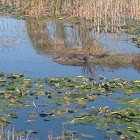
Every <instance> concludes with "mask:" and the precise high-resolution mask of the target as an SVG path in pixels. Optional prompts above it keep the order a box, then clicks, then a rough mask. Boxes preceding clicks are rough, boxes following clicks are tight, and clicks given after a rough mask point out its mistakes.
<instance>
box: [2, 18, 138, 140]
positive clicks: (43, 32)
mask: <svg viewBox="0 0 140 140" xmlns="http://www.w3.org/2000/svg"><path fill="white" fill-rule="evenodd" d="M111 36H112V38H113V39H112V38H111ZM114 38H116V36H115V35H110V34H107V35H105V34H101V35H98V34H96V33H93V32H92V31H89V30H85V29H84V28H81V25H76V26H72V24H71V23H59V22H55V21H52V22H50V21H35V20H27V21H26V22H25V21H23V20H16V19H13V18H8V17H0V59H1V60H0V71H4V72H6V73H11V72H23V73H24V74H25V77H37V78H38V77H60V76H74V77H75V76H79V75H83V76H86V77H94V78H97V77H98V75H100V74H101V75H103V76H105V77H106V78H109V79H112V78H115V77H121V78H123V79H128V80H132V79H138V78H140V75H139V73H138V72H137V71H136V70H135V69H134V68H132V67H129V68H120V69H116V70H114V69H111V68H109V67H105V66H104V67H103V66H98V65H96V66H94V65H93V66H89V65H84V66H83V67H81V66H78V67H74V66H63V65H60V64H58V63H55V62H53V61H51V60H50V58H49V57H47V56H48V55H49V54H51V53H53V52H54V51H55V50H56V49H63V47H75V46H79V47H82V46H84V47H85V46H86V44H88V43H90V42H91V41H92V40H94V41H96V42H99V43H100V44H102V45H103V47H104V46H106V47H107V48H110V49H112V51H113V50H114V49H116V50H117V51H120V50H119V49H120V48H121V49H125V50H126V52H127V51H128V52H129V50H128V48H130V49H132V50H133V51H134V52H135V51H139V50H138V49H137V48H136V47H135V46H134V44H133V43H131V42H130V41H125V40H126V39H127V37H126V38H125V36H124V35H122V36H120V37H118V42H119V43H118V44H120V48H117V47H116V48H115V46H114V47H112V48H111V46H112V45H111V44H110V41H112V43H113V40H114V41H115V39H114ZM123 40H124V41H123ZM116 43H117V41H115V44H114V45H116ZM125 43H126V46H125ZM123 45H124V46H123ZM126 47H127V48H126ZM116 50H114V51H115V52H116ZM125 50H123V51H125ZM115 96H117V97H119V96H120V94H115ZM113 97H114V96H113ZM113 97H110V98H108V100H107V99H106V100H104V99H102V100H98V99H97V100H96V101H95V102H94V103H89V105H88V108H89V107H91V106H111V107H115V106H116V102H115V101H113V100H112V98H113ZM43 98H44V97H43ZM32 102H33V101H32V100H31V104H32ZM43 102H44V100H43V99H38V100H37V99H35V103H36V104H41V103H43ZM31 106H32V105H31ZM36 109H37V110H39V108H38V107H37V108H36ZM47 109H48V110H49V107H48V108H47ZM47 109H46V110H47ZM42 110H43V109H42ZM31 111H32V108H31V107H30V108H27V109H19V110H18V113H19V114H22V115H19V117H18V118H17V119H13V120H12V121H13V124H12V127H13V126H14V125H15V127H16V128H15V129H20V130H31V129H34V130H37V131H38V132H39V133H38V134H37V135H31V137H38V138H39V139H42V138H44V139H45V138H46V136H47V133H48V131H49V130H50V129H53V131H54V133H56V135H57V136H58V135H61V134H62V124H61V122H63V121H66V120H63V119H60V120H55V121H50V122H44V118H39V117H37V118H36V121H37V122H39V123H32V124H30V125H29V123H27V120H29V119H31V118H30V117H29V116H28V112H31ZM39 111H40V110H39ZM19 122H20V123H19ZM42 128H43V129H42ZM65 129H66V130H69V129H71V130H75V131H78V133H79V134H82V133H83V131H84V133H85V134H91V135H92V134H93V135H94V136H95V140H99V139H104V132H103V131H98V130H96V129H95V125H85V126H84V128H83V126H82V125H72V126H71V125H66V126H65ZM90 130H91V131H90ZM83 139H84V138H83ZM85 140H87V139H86V138H85Z"/></svg>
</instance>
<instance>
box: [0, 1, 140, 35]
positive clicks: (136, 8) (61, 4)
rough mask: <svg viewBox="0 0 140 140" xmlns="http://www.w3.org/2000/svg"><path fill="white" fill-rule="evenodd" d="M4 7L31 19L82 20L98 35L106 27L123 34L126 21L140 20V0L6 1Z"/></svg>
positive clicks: (108, 29)
mask: <svg viewBox="0 0 140 140" xmlns="http://www.w3.org/2000/svg"><path fill="white" fill-rule="evenodd" d="M1 6H8V7H10V8H11V9H12V10H14V9H15V11H16V12H19V13H22V14H24V15H28V16H35V17H42V16H43V17H47V16H49V17H52V16H55V17H70V18H71V17H78V18H80V19H85V20H86V21H88V22H89V21H90V22H91V23H92V24H93V25H94V27H95V30H96V31H98V32H100V30H101V28H100V27H101V26H102V27H104V31H105V32H107V31H111V32H117V33H118V34H119V33H120V32H121V28H122V25H125V24H126V19H135V20H140V1H139V0H21V1H19V0H2V1H1ZM12 10H11V11H12ZM15 11H14V12H15Z"/></svg>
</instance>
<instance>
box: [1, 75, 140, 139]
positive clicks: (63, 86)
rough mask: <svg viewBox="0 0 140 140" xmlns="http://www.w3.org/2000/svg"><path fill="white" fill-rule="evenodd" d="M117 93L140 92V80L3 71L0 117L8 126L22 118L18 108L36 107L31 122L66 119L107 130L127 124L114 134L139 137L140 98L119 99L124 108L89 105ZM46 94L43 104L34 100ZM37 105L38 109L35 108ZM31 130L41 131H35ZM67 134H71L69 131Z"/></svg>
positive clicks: (68, 121)
mask: <svg viewBox="0 0 140 140" xmlns="http://www.w3.org/2000/svg"><path fill="white" fill-rule="evenodd" d="M7 85H8V88H7ZM56 85H57V86H56ZM58 85H59V86H58ZM115 92H122V96H124V95H125V96H131V95H134V94H139V93H140V80H133V81H126V80H124V79H121V78H115V79H112V80H108V79H106V78H105V77H103V76H101V75H99V81H95V80H94V79H92V78H86V77H83V76H78V77H76V78H75V77H60V78H50V79H49V78H38V79H34V78H33V79H31V78H25V77H24V75H23V74H22V73H10V74H7V75H6V74H4V73H1V80H0V99H1V100H0V112H3V113H2V114H0V120H1V121H2V122H3V123H2V124H3V125H4V126H7V125H9V124H11V123H12V121H11V118H14V119H18V117H19V116H20V115H21V114H20V113H19V112H18V109H25V110H26V108H33V111H30V112H27V114H28V116H29V117H30V118H31V119H27V120H26V122H27V123H38V121H37V120H36V118H37V117H41V118H43V120H44V122H48V121H53V120H56V119H66V122H63V124H65V125H69V124H75V125H76V124H82V125H92V124H97V127H96V129H98V130H106V131H108V130H110V129H111V128H112V127H111V126H113V127H116V126H126V125H127V128H126V129H120V130H118V129H116V130H114V133H115V134H114V135H116V136H117V137H123V136H126V137H133V138H137V137H138V134H137V133H138V132H139V129H138V127H139V125H138V124H135V123H137V122H139V119H140V117H139V116H140V114H139V112H140V111H139V99H138V98H135V99H131V98H117V99H115V100H116V101H117V102H121V103H124V104H125V105H126V106H127V107H123V108H116V109H115V108H113V109H109V107H108V106H105V107H94V106H92V107H90V108H86V106H87V105H88V103H94V102H95V101H96V99H100V98H102V97H107V96H109V95H112V94H114V93H115ZM110 93H111V94H110ZM115 94H116V93H115ZM42 97H43V100H42V102H41V103H39V104H37V103H36V102H35V101H34V100H35V99H38V98H42ZM47 106H52V109H51V110H45V111H44V109H45V108H46V107H47ZM35 108H38V109H37V110H36V111H35ZM43 108H44V109H43ZM13 109H14V111H13ZM42 109H43V111H41V110H42ZM83 110H86V111H84V112H83ZM131 124H134V125H135V126H134V127H133V126H131ZM26 131H27V130H25V132H26ZM118 131H119V134H121V135H122V136H120V135H119V134H118ZM31 132H32V133H37V132H36V131H35V130H34V131H31ZM132 133H133V134H132ZM24 134H25V133H24ZM64 136H65V138H70V137H71V136H70V137H69V136H68V133H66V135H64ZM81 136H82V137H87V138H90V137H91V138H93V136H91V135H88V134H81ZM107 136H108V137H112V136H111V135H110V131H109V132H107Z"/></svg>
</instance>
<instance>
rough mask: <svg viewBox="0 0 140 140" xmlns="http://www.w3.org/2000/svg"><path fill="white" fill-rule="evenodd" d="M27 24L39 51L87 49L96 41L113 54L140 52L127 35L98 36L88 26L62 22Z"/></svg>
mask: <svg viewBox="0 0 140 140" xmlns="http://www.w3.org/2000/svg"><path fill="white" fill-rule="evenodd" d="M26 24H27V29H28V34H29V36H30V39H31V40H32V42H33V46H35V47H36V49H37V51H39V50H38V49H40V50H41V49H43V48H44V50H45V48H47V50H48V47H50V46H51V49H54V48H55V49H58V48H63V47H65V48H71V47H77V46H78V47H86V46H88V45H90V44H91V43H92V42H93V41H94V42H96V44H99V45H100V46H101V47H103V48H107V49H108V50H110V51H111V53H128V54H131V53H137V52H140V50H139V48H137V47H136V46H135V44H134V43H132V41H131V38H132V36H130V35H127V34H122V35H120V36H118V35H117V34H109V33H108V34H107V33H106V34H105V33H101V34H98V33H97V32H94V30H92V29H90V28H89V27H87V26H86V25H85V26H83V25H81V24H74V23H65V22H60V21H44V20H41V21H36V20H27V21H26ZM43 46H44V47H43ZM38 47H39V48H38ZM48 51H49V50H48ZM43 52H44V51H43Z"/></svg>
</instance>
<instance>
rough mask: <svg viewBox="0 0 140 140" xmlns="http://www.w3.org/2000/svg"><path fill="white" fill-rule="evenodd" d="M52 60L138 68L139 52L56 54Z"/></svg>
mask: <svg viewBox="0 0 140 140" xmlns="http://www.w3.org/2000/svg"><path fill="white" fill-rule="evenodd" d="M53 61H55V62H57V63H59V64H62V65H72V66H85V65H91V64H96V65H106V66H109V67H112V68H120V67H126V66H132V67H135V68H136V69H137V70H140V53H139V54H135V55H132V56H130V55H128V54H114V55H109V54H107V53H104V54H98V55H97V54H96V55H94V54H93V55H90V54H88V55H87V54H69V55H57V56H55V57H54V58H53Z"/></svg>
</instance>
